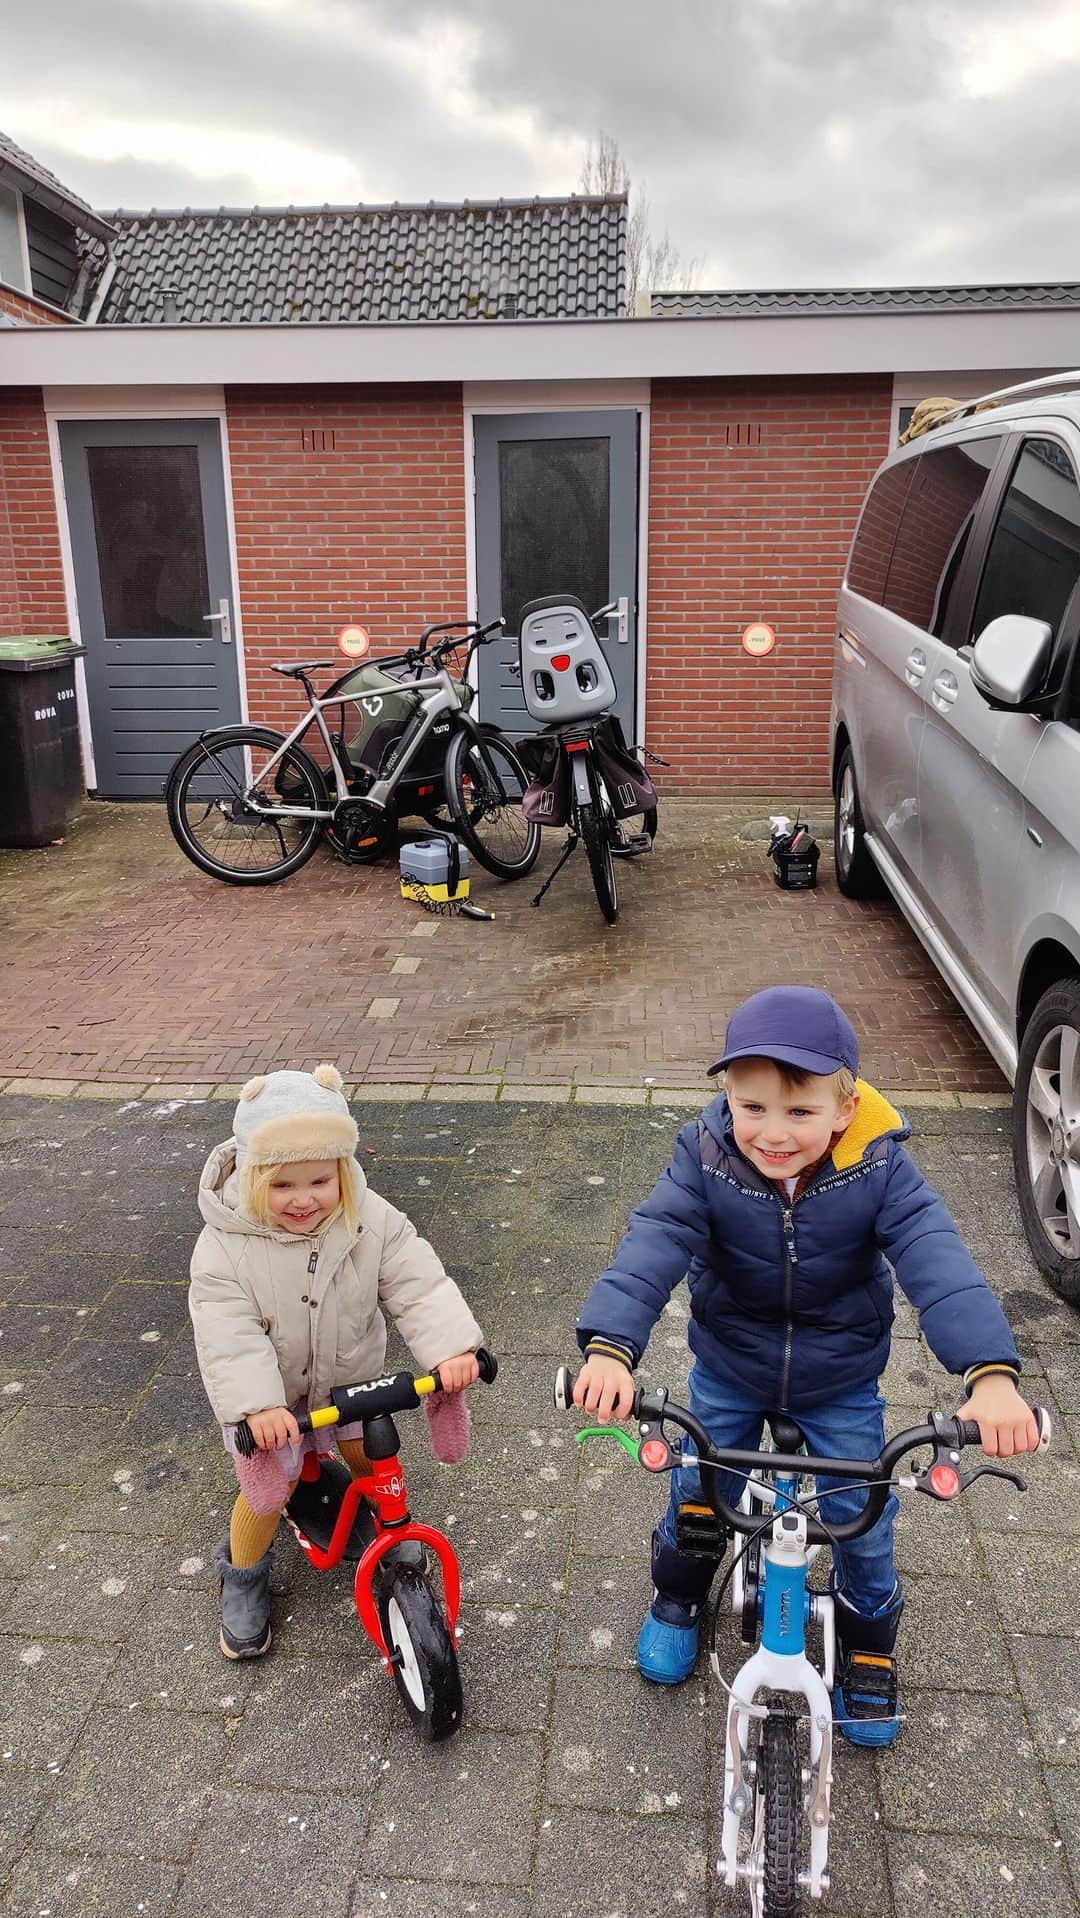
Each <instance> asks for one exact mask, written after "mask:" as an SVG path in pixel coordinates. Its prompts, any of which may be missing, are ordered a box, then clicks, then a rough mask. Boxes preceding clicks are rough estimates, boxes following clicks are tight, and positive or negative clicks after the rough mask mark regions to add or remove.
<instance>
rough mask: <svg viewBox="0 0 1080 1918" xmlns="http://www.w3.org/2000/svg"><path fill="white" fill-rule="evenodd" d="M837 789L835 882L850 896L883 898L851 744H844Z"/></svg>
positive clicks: (837, 773)
mask: <svg viewBox="0 0 1080 1918" xmlns="http://www.w3.org/2000/svg"><path fill="white" fill-rule="evenodd" d="M835 793H836V808H835V815H834V817H835V831H834V838H833V865H834V867H835V870H836V883H837V885H838V886H839V888H840V890H841V892H842V893H844V894H845V896H846V897H847V898H848V899H880V898H881V895H882V893H883V891H884V882H883V881H882V877H881V874H880V873H879V871H878V869H877V867H876V866H875V864H874V862H873V859H872V858H871V856H870V853H869V851H868V849H867V845H866V828H865V826H864V824H863V816H862V807H861V806H860V805H859V788H858V784H857V781H856V779H855V760H854V757H853V755H852V751H851V747H850V746H845V747H844V750H843V752H842V754H841V755H840V764H839V765H838V766H837V768H836V787H835Z"/></svg>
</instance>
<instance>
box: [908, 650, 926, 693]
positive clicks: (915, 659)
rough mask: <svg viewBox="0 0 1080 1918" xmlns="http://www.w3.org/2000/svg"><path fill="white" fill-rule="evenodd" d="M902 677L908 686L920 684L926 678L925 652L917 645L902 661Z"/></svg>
mask: <svg viewBox="0 0 1080 1918" xmlns="http://www.w3.org/2000/svg"><path fill="white" fill-rule="evenodd" d="M904 678H905V679H906V680H907V683H908V685H909V686H921V685H922V682H923V680H924V679H925V678H926V654H925V653H924V652H923V651H922V650H921V648H920V647H918V646H916V647H915V650H914V651H913V652H910V653H909V654H908V656H907V658H906V660H905V661H904Z"/></svg>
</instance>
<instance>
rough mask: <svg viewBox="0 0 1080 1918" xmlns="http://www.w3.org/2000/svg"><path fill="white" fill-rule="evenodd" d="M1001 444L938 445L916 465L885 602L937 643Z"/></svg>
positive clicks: (997, 440)
mask: <svg viewBox="0 0 1080 1918" xmlns="http://www.w3.org/2000/svg"><path fill="white" fill-rule="evenodd" d="M1000 446H1001V440H1000V438H994V439H978V440H969V441H967V442H966V443H965V444H961V445H959V446H937V447H934V448H932V449H928V450H927V451H926V452H925V453H920V455H919V457H918V460H917V461H916V462H915V476H914V478H913V479H912V482H911V486H910V488H909V490H908V494H907V498H906V499H905V501H904V510H903V514H902V516H901V520H900V529H899V532H898V533H897V535H896V540H895V543H894V545H893V550H892V555H891V558H890V560H889V573H888V578H887V580H886V583H885V598H884V604H885V605H886V606H887V607H888V609H889V611H890V612H892V613H898V614H899V616H900V618H901V619H906V620H909V621H910V623H911V625H913V626H920V627H921V628H922V630H923V631H924V632H926V633H933V634H934V636H935V638H938V639H941V638H942V637H944V635H945V628H946V622H947V620H948V616H949V607H950V604H951V601H952V594H953V591H954V588H955V586H956V582H957V579H958V578H959V574H960V568H961V565H962V564H963V559H964V554H965V552H966V551H967V545H968V541H969V539H970V537H971V529H972V526H973V525H974V523H975V515H976V513H977V511H978V508H979V503H980V501H981V499H982V496H983V493H984V492H985V490H986V482H987V480H988V479H989V477H990V473H991V470H992V468H993V467H994V465H995V463H996V461H997V456H998V450H999V448H1000ZM958 643H959V641H958Z"/></svg>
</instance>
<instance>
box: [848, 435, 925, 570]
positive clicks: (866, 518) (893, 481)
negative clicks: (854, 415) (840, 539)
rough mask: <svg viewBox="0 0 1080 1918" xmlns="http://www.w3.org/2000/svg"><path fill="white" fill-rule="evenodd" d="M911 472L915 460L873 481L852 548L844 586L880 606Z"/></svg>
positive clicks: (902, 464) (907, 461) (894, 467)
mask: <svg viewBox="0 0 1080 1918" xmlns="http://www.w3.org/2000/svg"><path fill="white" fill-rule="evenodd" d="M914 470H915V462H914V460H901V461H900V463H899V465H897V466H889V467H887V468H886V470H885V472H884V473H882V474H880V475H879V477H878V478H877V479H876V480H875V481H874V484H873V486H872V487H871V488H870V491H869V493H868V495H867V499H866V504H865V506H864V507H863V510H862V518H861V519H860V521H859V530H858V532H857V533H856V535H855V544H854V545H853V547H852V549H851V559H850V561H849V562H848V576H847V583H848V585H849V586H850V588H851V590H852V592H853V593H861V594H862V597H863V598H864V599H872V600H874V601H875V602H876V603H877V605H879V606H880V605H881V602H882V600H883V599H884V597H885V581H886V579H887V578H888V576H889V561H890V559H891V558H892V549H893V541H894V540H895V538H896V529H897V527H898V526H899V524H900V515H901V513H902V512H903V510H904V501H905V499H906V498H907V490H908V487H909V486H910V485H911V475H912V473H913V472H914Z"/></svg>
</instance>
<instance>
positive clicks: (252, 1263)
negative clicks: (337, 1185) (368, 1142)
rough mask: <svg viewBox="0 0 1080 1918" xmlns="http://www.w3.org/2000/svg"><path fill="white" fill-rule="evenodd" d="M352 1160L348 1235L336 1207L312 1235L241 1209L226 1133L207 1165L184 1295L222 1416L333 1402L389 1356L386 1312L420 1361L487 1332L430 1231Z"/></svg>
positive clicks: (473, 1343)
mask: <svg viewBox="0 0 1080 1918" xmlns="http://www.w3.org/2000/svg"><path fill="white" fill-rule="evenodd" d="M349 1163H350V1166H351V1170H352V1174H353V1179H354V1183H355V1190H356V1200H357V1213H358V1216H359V1230H358V1232H357V1233H356V1234H355V1236H354V1235H353V1234H352V1233H350V1232H349V1230H348V1228H347V1227H346V1225H345V1223H344V1220H343V1219H342V1218H341V1217H340V1215H339V1216H338V1217H337V1218H335V1219H332V1220H331V1221H330V1224H329V1225H328V1226H327V1227H326V1229H325V1231H324V1232H323V1233H322V1234H321V1235H320V1236H318V1237H307V1236H298V1235H297V1234H296V1233H293V1232H285V1231H279V1230H278V1229H277V1228H276V1227H273V1226H260V1225H257V1224H256V1223H255V1222H254V1220H253V1219H250V1218H248V1217H246V1216H245V1215H244V1213H243V1212H242V1210H241V1207H240V1180H239V1177H238V1175H237V1172H236V1147H235V1143H234V1141H233V1140H232V1139H227V1140H226V1141H225V1143H224V1145H219V1146H217V1147H216V1148H215V1150H214V1151H213V1152H212V1153H211V1154H210V1157H209V1158H208V1160H207V1161H206V1164H205V1166H204V1167H203V1173H202V1178H201V1180H200V1182H199V1210H200V1211H201V1213H202V1215H203V1218H204V1219H205V1220H206V1224H205V1226H204V1227H203V1230H202V1231H201V1232H200V1234H199V1237H198V1239H197V1241H196V1244H195V1250H194V1252H193V1253H192V1255H191V1286H190V1289H189V1292H188V1304H189V1306H190V1310H191V1318H192V1323H193V1325H194V1327H195V1346H196V1350H197V1352H198V1356H199V1369H200V1371H201V1372H202V1378H203V1384H204V1385H205V1387H206V1392H207V1396H208V1398H209V1400H210V1403H211V1405H212V1406H213V1409H214V1414H215V1417H216V1418H218V1419H219V1420H220V1421H221V1423H222V1424H223V1425H228V1424H232V1423H234V1422H235V1421H236V1420H238V1419H242V1418H244V1417H245V1416H246V1415H247V1414H248V1413H249V1412H261V1411H263V1410H264V1409H265V1408H266V1407H267V1406H273V1405H295V1403H296V1401H297V1400H298V1399H302V1398H306V1399H307V1401H308V1405H309V1407H310V1408H311V1409H312V1410H314V1409H315V1407H316V1406H320V1405H327V1404H328V1403H329V1400H330V1392H331V1390H332V1388H333V1387H334V1386H336V1385H352V1384H354V1383H356V1382H357V1381H359V1380H361V1379H372V1378H377V1377H378V1376H379V1373H380V1372H381V1370H382V1367H383V1363H384V1360H385V1356H386V1326H385V1323H384V1320H383V1312H386V1313H388V1314H389V1315H390V1317H391V1318H393V1319H395V1320H396V1322H397V1324H398V1327H399V1329H400V1331H401V1334H402V1336H403V1338H404V1339H405V1341H406V1343H407V1344H408V1346H409V1347H410V1349H411V1350H412V1352H413V1353H414V1354H415V1357H416V1360H417V1363H418V1364H419V1365H420V1366H421V1367H422V1368H423V1369H424V1370H427V1369H429V1368H430V1367H431V1366H433V1365H438V1364H439V1362H440V1360H442V1359H449V1358H453V1357H455V1356H456V1354H457V1353H459V1352H470V1351H475V1349H476V1347H477V1346H478V1345H479V1344H480V1343H481V1341H482V1337H483V1335H482V1333H481V1330H480V1327H479V1326H478V1325H477V1323H476V1320H475V1319H474V1318H473V1315H472V1313H471V1312H470V1311H469V1308H468V1306H467V1305H466V1303H465V1300H464V1299H463V1298H462V1296H461V1293H460V1292H459V1291H458V1288H457V1286H456V1285H455V1284H454V1281H453V1279H451V1278H450V1277H449V1276H448V1275H447V1273H446V1271H445V1270H444V1268H443V1265H442V1262H441V1260H440V1259H439V1258H438V1257H437V1256H436V1254H435V1252H434V1251H433V1250H432V1248H431V1246H430V1245H429V1244H428V1242H427V1240H426V1239H422V1238H420V1236H419V1234H418V1233H417V1231H416V1230H415V1228H414V1227H413V1226H412V1225H411V1224H410V1223H409V1220H408V1219H407V1218H406V1217H405V1214H404V1213H403V1212H398V1211H396V1210H395V1208H394V1207H393V1206H392V1205H389V1204H388V1203H387V1201H386V1200H385V1199H380V1198H379V1196H378V1194H377V1193H375V1192H372V1191H370V1190H369V1188H368V1183H367V1180H366V1179H365V1177H364V1174H363V1171H362V1169H361V1168H360V1166H359V1165H357V1163H356V1161H355V1160H350V1162H349Z"/></svg>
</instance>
